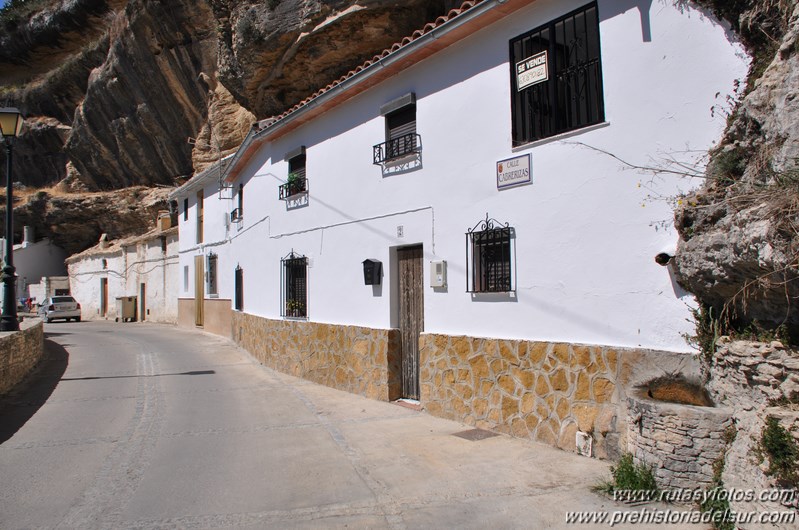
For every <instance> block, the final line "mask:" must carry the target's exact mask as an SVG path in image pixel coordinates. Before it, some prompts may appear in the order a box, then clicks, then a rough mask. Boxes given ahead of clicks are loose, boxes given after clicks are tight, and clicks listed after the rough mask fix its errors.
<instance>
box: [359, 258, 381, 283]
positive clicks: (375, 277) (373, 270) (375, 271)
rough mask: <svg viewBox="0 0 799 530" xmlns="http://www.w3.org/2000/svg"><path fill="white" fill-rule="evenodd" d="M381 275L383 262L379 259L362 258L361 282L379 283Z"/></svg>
mask: <svg viewBox="0 0 799 530" xmlns="http://www.w3.org/2000/svg"><path fill="white" fill-rule="evenodd" d="M382 276H383V264H382V263H381V262H380V260H376V259H365V260H363V283H364V285H380V281H381V278H382Z"/></svg>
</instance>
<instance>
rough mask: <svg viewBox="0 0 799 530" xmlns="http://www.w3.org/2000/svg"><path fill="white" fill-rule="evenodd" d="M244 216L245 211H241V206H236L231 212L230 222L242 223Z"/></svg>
mask: <svg viewBox="0 0 799 530" xmlns="http://www.w3.org/2000/svg"><path fill="white" fill-rule="evenodd" d="M243 216H244V212H242V211H241V208H236V209H234V210H233V211H232V212H230V222H231V223H240V222H241V219H242V217H243Z"/></svg>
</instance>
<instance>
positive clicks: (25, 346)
mask: <svg viewBox="0 0 799 530" xmlns="http://www.w3.org/2000/svg"><path fill="white" fill-rule="evenodd" d="M43 330H44V327H43V325H42V321H41V320H38V319H32V320H25V321H23V322H22V323H21V324H20V331H15V332H4V333H0V394H5V393H6V392H8V391H9V390H11V389H12V388H13V387H14V386H15V385H16V384H17V383H19V382H20V381H22V380H23V379H24V378H25V376H26V375H28V373H29V372H30V371H31V370H32V369H33V367H34V366H36V363H38V362H39V359H41V357H42V348H43V347H44V332H43Z"/></svg>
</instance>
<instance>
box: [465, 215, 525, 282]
mask: <svg viewBox="0 0 799 530" xmlns="http://www.w3.org/2000/svg"><path fill="white" fill-rule="evenodd" d="M514 237H515V231H514V229H513V227H511V226H509V225H508V223H504V224H503V223H500V222H499V221H497V220H496V219H491V218H489V217H488V214H486V218H485V219H484V220H482V221H480V222H479V223H477V224H476V225H475V226H474V227H473V228H471V229H469V230H468V231H467V232H466V291H467V292H470V293H501V292H509V291H513V290H514V289H515V285H514V282H513V265H512V263H513V261H512V260H513V257H512V242H513V239H514Z"/></svg>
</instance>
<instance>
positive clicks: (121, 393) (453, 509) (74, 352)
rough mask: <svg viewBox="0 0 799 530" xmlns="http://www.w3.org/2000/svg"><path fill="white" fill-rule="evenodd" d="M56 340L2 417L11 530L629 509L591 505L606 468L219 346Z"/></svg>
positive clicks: (425, 519)
mask: <svg viewBox="0 0 799 530" xmlns="http://www.w3.org/2000/svg"><path fill="white" fill-rule="evenodd" d="M45 332H46V338H47V341H48V360H47V361H46V362H45V364H44V367H43V369H42V370H41V371H40V373H39V374H38V375H37V376H36V377H35V378H34V380H33V382H32V385H31V386H29V388H27V389H25V390H24V391H16V392H15V393H14V394H13V395H11V396H10V397H7V398H5V399H3V400H2V403H0V425H2V427H0V470H1V473H2V474H1V475H0V476H1V477H2V482H0V528H3V529H13V528H31V527H34V528H80V529H88V528H104V529H105V528H164V527H167V528H267V527H272V528H345V527H346V528H563V527H566V522H565V517H566V512H567V511H568V510H618V509H619V506H617V505H614V503H612V502H610V501H608V500H607V499H604V498H601V497H598V496H597V495H595V494H593V493H591V492H590V490H589V488H590V486H591V485H593V484H595V483H596V482H597V481H599V480H600V479H604V478H607V477H608V476H609V472H608V467H609V466H608V464H607V463H606V462H600V461H598V460H593V459H588V458H583V457H579V456H576V455H573V454H570V453H566V452H563V451H558V450H556V449H553V448H550V447H547V446H544V445H541V444H536V443H533V442H529V441H523V440H517V439H512V438H509V437H506V436H493V437H489V438H485V439H478V440H469V439H466V438H463V437H460V436H455V434H457V433H461V432H463V431H467V430H469V429H470V428H469V427H468V426H466V425H462V424H459V423H456V422H451V421H446V420H441V419H437V418H433V417H430V416H428V415H427V414H425V413H423V412H418V411H414V410H410V409H408V408H404V407H401V406H398V405H396V404H390V403H382V402H377V401H372V400H368V399H365V398H361V397H359V396H354V395H352V394H348V393H344V392H340V391H336V390H332V389H329V388H326V387H322V386H319V385H315V384H313V383H309V382H307V381H303V380H301V379H297V378H293V377H290V376H287V375H284V374H280V373H277V372H274V371H272V370H270V369H267V368H265V367H263V366H260V365H259V364H258V363H257V362H255V361H254V360H252V358H251V357H249V356H248V355H247V354H246V353H245V352H243V351H242V350H240V349H238V348H236V347H234V346H233V345H232V344H231V343H229V342H228V341H225V340H223V339H221V338H218V337H215V336H212V335H209V334H206V333H202V332H194V331H185V330H178V329H176V328H174V327H170V326H161V325H154V324H142V323H127V324H121V323H113V322H81V323H65V324H46V325H45ZM571 528H574V526H572V527H571ZM635 528H644V527H643V526H636V527H635ZM660 528H663V526H661V527H660Z"/></svg>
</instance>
